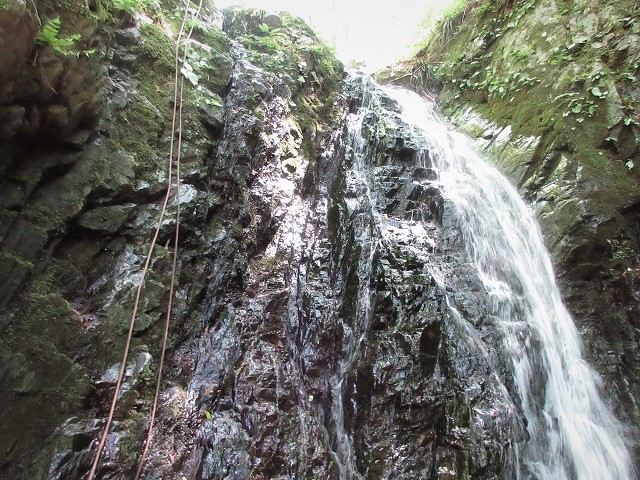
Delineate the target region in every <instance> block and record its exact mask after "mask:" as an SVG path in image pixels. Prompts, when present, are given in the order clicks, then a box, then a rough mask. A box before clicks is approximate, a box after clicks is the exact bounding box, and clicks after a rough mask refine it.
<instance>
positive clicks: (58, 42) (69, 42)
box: [37, 17, 80, 55]
mask: <svg viewBox="0 0 640 480" xmlns="http://www.w3.org/2000/svg"><path fill="white" fill-rule="evenodd" d="M61 27H62V21H61V20H60V17H57V18H54V19H53V20H49V21H48V22H47V23H46V24H45V25H44V27H43V28H42V31H41V32H40V34H39V35H38V38H37V40H38V41H39V42H40V43H41V44H43V45H51V48H53V50H54V51H56V52H57V53H59V54H61V55H71V54H75V55H78V52H73V50H72V47H74V46H75V43H76V42H77V41H78V40H80V35H79V34H77V33H76V34H74V35H69V36H67V37H61V36H60V28H61Z"/></svg>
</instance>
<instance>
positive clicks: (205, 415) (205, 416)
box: [204, 410, 211, 420]
mask: <svg viewBox="0 0 640 480" xmlns="http://www.w3.org/2000/svg"><path fill="white" fill-rule="evenodd" d="M204 418H206V419H207V420H211V412H210V411H209V410H205V411H204Z"/></svg>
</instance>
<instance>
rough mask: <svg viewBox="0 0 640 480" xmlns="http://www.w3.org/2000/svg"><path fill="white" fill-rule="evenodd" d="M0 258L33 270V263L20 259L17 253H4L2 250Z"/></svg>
mask: <svg viewBox="0 0 640 480" xmlns="http://www.w3.org/2000/svg"><path fill="white" fill-rule="evenodd" d="M0 258H4V259H7V260H11V261H12V262H14V263H16V264H17V265H20V266H23V267H27V268H33V267H34V265H33V262H31V261H29V260H26V259H24V258H22V257H21V256H20V255H18V254H17V253H14V252H9V251H6V250H2V251H0Z"/></svg>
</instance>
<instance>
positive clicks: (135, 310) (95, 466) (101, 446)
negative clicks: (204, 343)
mask: <svg viewBox="0 0 640 480" xmlns="http://www.w3.org/2000/svg"><path fill="white" fill-rule="evenodd" d="M188 11H189V2H188V0H187V1H186V2H185V8H184V16H183V19H182V25H181V27H180V32H179V34H178V39H177V41H176V53H175V67H176V69H175V74H174V102H173V118H172V122H171V140H170V144H169V162H168V167H167V177H168V178H167V180H168V184H167V192H166V194H165V197H164V202H163V204H162V209H161V211H160V216H159V217H158V223H157V225H156V230H155V232H154V235H153V239H152V240H151V245H150V246H149V250H148V252H147V257H146V259H145V263H144V267H143V269H142V277H141V279H140V283H139V284H138V288H137V290H136V297H135V302H134V305H133V312H132V314H131V320H130V321H129V331H128V333H127V340H126V342H125V347H124V352H123V355H122V363H121V365H120V371H119V373H118V380H117V381H116V387H115V391H114V393H113V399H112V401H111V406H110V408H109V415H108V417H107V422H106V424H105V426H104V430H103V432H102V436H101V437H100V442H99V443H98V448H97V450H96V455H95V458H94V460H93V464H92V465H91V470H90V472H89V476H88V477H87V480H93V479H94V477H95V475H96V471H97V469H98V465H99V463H100V458H101V457H102V451H103V449H104V445H105V443H106V441H107V436H108V435H109V431H110V430H111V426H112V424H113V416H114V412H115V409H116V404H117V402H118V394H119V393H120V389H121V388H122V382H123V379H124V373H125V371H126V368H127V359H128V357H129V350H130V349H131V340H132V338H133V329H134V326H135V321H136V316H137V314H138V309H139V306H140V296H141V294H142V286H143V284H144V280H145V278H146V276H147V273H148V271H149V265H150V263H151V257H152V256H153V250H154V248H155V246H156V243H157V241H158V236H159V234H160V228H161V227H162V220H163V219H164V215H165V213H166V211H167V204H168V203H169V198H170V196H171V178H172V176H173V151H174V132H175V128H176V117H177V100H178V98H177V97H178V71H179V68H178V67H179V59H180V54H179V48H180V47H179V46H180V42H181V39H182V36H183V35H184V27H185V24H186V21H187V15H188ZM176 244H177V242H176Z"/></svg>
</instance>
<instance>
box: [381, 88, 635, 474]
mask: <svg viewBox="0 0 640 480" xmlns="http://www.w3.org/2000/svg"><path fill="white" fill-rule="evenodd" d="M386 93H387V94H388V95H389V96H390V97H392V98H394V99H395V100H396V101H397V102H398V103H399V105H400V106H401V108H402V115H403V119H404V120H405V121H406V122H407V123H409V124H410V125H413V128H414V129H415V130H416V132H417V133H419V137H424V138H425V139H426V144H425V145H424V148H425V149H426V150H428V151H429V153H430V158H431V160H432V161H433V163H434V165H433V166H434V167H435V168H436V169H437V170H439V175H440V177H439V178H440V182H441V186H442V190H443V193H444V195H445V197H446V199H447V207H446V208H453V209H455V217H456V218H457V219H458V222H459V228H460V229H461V231H462V234H463V238H464V240H465V245H466V247H465V248H466V250H467V253H468V255H469V257H470V260H471V261H472V263H473V264H474V265H475V267H476V268H477V272H478V275H479V277H480V279H481V280H482V282H483V284H484V287H485V289H486V291H487V293H488V295H489V298H490V303H491V308H492V313H493V315H494V316H495V319H496V323H497V325H498V326H499V329H500V330H501V336H502V339H503V342H504V347H503V348H504V349H505V351H506V353H507V355H508V356H509V357H510V358H511V363H512V374H513V379H514V383H515V388H516V390H517V391H516V392H513V393H515V394H516V395H518V396H519V397H520V401H521V408H522V412H523V414H524V415H525V417H526V419H527V422H528V423H527V431H528V434H529V440H527V441H526V442H523V444H521V445H520V446H519V447H517V449H516V450H515V451H514V452H512V453H513V455H512V457H513V458H512V462H513V467H514V470H515V472H516V473H515V476H516V478H517V479H520V478H522V479H525V478H526V479H529V478H535V479H539V480H629V479H632V478H635V474H634V472H633V468H632V467H631V461H630V458H629V453H628V451H627V448H626V445H625V438H624V435H623V432H622V427H621V425H620V423H619V422H618V420H617V419H616V418H615V417H614V416H613V414H612V413H611V411H610V409H609V407H608V406H607V405H606V404H605V402H604V401H603V400H602V398H601V396H600V392H599V378H598V376H597V374H596V373H595V372H594V371H593V370H592V369H591V368H590V367H589V365H587V363H586V362H585V360H584V359H583V357H582V353H581V347H580V338H579V335H578V332H577V330H576V327H575V325H574V322H573V319H572V318H571V316H570V315H569V313H568V312H567V310H566V308H565V306H564V305H563V303H562V300H561V297H560V293H559V290H558V287H557V285H556V281H555V277H554V273H553V268H552V265H551V261H550V258H549V254H548V253H547V251H546V248H545V247H544V244H543V241H542V237H541V234H540V230H539V228H538V225H537V223H536V222H535V220H534V219H533V217H532V215H531V213H530V211H529V210H528V209H527V207H526V205H525V204H524V202H523V201H522V200H521V199H520V197H519V196H518V194H517V192H516V191H515V189H514V188H513V187H512V186H511V185H510V184H509V183H508V181H507V180H506V179H505V178H504V177H503V176H502V175H501V174H500V173H499V172H498V171H497V170H496V169H495V168H494V167H492V166H489V165H488V164H487V163H485V162H484V161H483V160H482V159H480V158H479V157H478V155H477V154H476V153H475V152H474V151H473V149H472V148H470V146H469V145H468V142H467V140H466V138H465V137H464V136H463V135H461V134H459V133H455V132H452V131H451V130H449V128H448V127H447V126H446V124H445V123H444V122H443V120H442V119H441V118H440V117H439V116H438V114H437V113H436V112H435V109H434V106H433V105H432V104H430V103H428V102H426V101H425V100H424V99H422V98H421V97H420V96H418V95H416V94H414V93H412V92H408V91H404V90H396V89H386Z"/></svg>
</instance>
